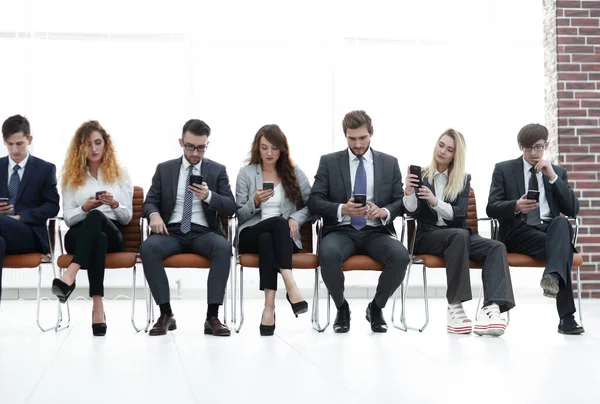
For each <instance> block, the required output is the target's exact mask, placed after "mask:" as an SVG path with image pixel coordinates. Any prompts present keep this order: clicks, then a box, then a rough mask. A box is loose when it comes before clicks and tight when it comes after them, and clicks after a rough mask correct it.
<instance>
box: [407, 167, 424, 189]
mask: <svg viewBox="0 0 600 404" xmlns="http://www.w3.org/2000/svg"><path fill="white" fill-rule="evenodd" d="M409 170H410V173H411V174H414V175H416V176H417V177H419V188H421V187H422V186H423V173H422V172H421V166H413V165H411V166H410V168H409Z"/></svg>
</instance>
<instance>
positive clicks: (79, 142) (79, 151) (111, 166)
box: [62, 121, 123, 189]
mask: <svg viewBox="0 0 600 404" xmlns="http://www.w3.org/2000/svg"><path fill="white" fill-rule="evenodd" d="M93 132H99V133H100V135H102V139H104V155H103V156H102V161H101V162H100V169H101V170H102V176H103V178H104V181H105V182H107V183H109V184H114V183H115V182H116V181H117V180H119V179H120V178H121V177H122V175H123V171H122V170H121V168H120V167H119V163H118V162H117V155H116V152H115V146H114V145H113V142H112V140H111V138H110V135H109V134H108V132H106V130H104V128H103V127H102V126H101V125H100V123H99V122H98V121H87V122H84V123H83V124H81V126H80V127H79V128H78V129H77V131H76V132H75V135H74V136H73V138H72V139H71V144H70V145H69V150H67V157H66V158H65V164H64V165H63V168H62V187H63V189H65V188H73V189H74V188H78V187H80V186H82V185H83V184H85V177H86V166H87V147H88V145H87V140H88V138H89V137H90V136H91V134H92V133H93Z"/></svg>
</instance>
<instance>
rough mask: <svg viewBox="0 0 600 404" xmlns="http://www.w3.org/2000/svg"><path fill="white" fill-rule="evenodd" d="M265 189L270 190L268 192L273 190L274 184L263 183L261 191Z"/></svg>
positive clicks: (270, 182) (271, 182) (269, 182)
mask: <svg viewBox="0 0 600 404" xmlns="http://www.w3.org/2000/svg"><path fill="white" fill-rule="evenodd" d="M266 189H270V190H273V189H275V183H274V182H273V181H265V182H263V190H266Z"/></svg>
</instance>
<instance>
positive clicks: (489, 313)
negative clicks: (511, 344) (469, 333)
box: [473, 303, 506, 337]
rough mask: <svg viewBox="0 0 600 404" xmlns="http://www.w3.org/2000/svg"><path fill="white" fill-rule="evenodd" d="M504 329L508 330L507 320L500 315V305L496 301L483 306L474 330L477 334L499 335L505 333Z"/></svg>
mask: <svg viewBox="0 0 600 404" xmlns="http://www.w3.org/2000/svg"><path fill="white" fill-rule="evenodd" d="M504 330H506V320H504V319H503V318H502V317H501V316H500V307H498V305H497V304H496V303H492V304H490V305H489V306H486V307H482V308H481V310H480V311H479V315H478V316H477V322H476V323H475V329H474V330H473V332H474V333H475V334H477V335H491V336H493V337H499V336H501V335H502V334H504Z"/></svg>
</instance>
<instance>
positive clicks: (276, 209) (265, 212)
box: [260, 183, 284, 220]
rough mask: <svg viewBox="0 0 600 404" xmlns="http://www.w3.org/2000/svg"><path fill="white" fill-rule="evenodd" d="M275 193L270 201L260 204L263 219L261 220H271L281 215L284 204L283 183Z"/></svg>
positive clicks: (277, 187) (276, 188)
mask: <svg viewBox="0 0 600 404" xmlns="http://www.w3.org/2000/svg"><path fill="white" fill-rule="evenodd" d="M273 190H274V191H275V193H274V194H273V196H272V197H271V198H269V200H268V201H265V202H263V203H261V204H260V208H261V209H260V211H261V217H260V220H265V219H269V218H271V217H276V216H280V215H281V204H282V203H283V198H284V195H283V193H284V192H283V186H282V185H281V183H279V185H277V186H276V187H275V188H274V189H273Z"/></svg>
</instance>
